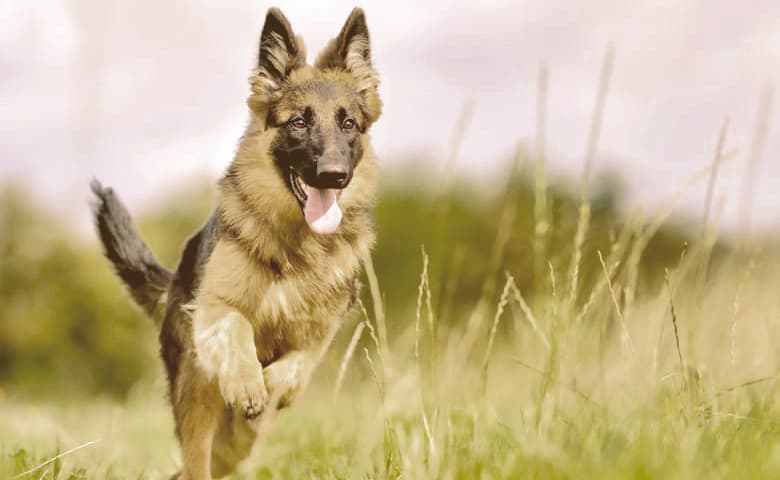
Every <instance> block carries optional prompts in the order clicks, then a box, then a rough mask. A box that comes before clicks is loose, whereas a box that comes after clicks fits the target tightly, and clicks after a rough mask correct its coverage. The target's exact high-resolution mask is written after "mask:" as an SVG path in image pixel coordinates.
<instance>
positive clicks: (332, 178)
mask: <svg viewBox="0 0 780 480" xmlns="http://www.w3.org/2000/svg"><path fill="white" fill-rule="evenodd" d="M348 177H349V175H348V174H347V172H345V171H344V170H341V169H335V168H333V169H328V170H324V171H320V172H317V183H318V186H319V187H320V188H344V187H345V186H346V185H347V178H348Z"/></svg>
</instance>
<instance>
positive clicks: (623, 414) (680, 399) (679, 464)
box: [0, 244, 780, 479]
mask: <svg viewBox="0 0 780 480" xmlns="http://www.w3.org/2000/svg"><path fill="white" fill-rule="evenodd" d="M631 248H632V244H626V245H622V246H621V245H615V246H614V248H613V249H612V251H611V252H612V254H607V255H605V256H603V257H604V265H603V271H604V272H612V275H611V277H610V278H609V281H607V280H606V277H605V278H603V279H602V280H600V282H601V283H599V282H596V283H594V284H593V285H584V286H581V291H580V294H579V296H581V297H583V298H582V299H581V301H579V302H577V303H576V304H575V305H574V306H571V305H570V303H569V301H570V295H569V294H568V292H565V291H561V288H565V287H562V285H563V286H565V284H566V282H564V281H563V279H559V278H557V273H556V272H551V277H550V281H549V285H548V293H547V294H546V296H544V297H542V298H541V300H539V299H537V300H539V301H537V302H534V304H535V305H537V306H536V307H535V311H532V310H531V308H530V307H528V306H527V305H526V307H527V308H523V307H522V304H521V301H522V292H520V291H519V290H517V289H516V288H514V287H513V284H512V283H509V284H508V286H505V288H499V289H497V293H496V295H495V298H491V299H490V301H489V302H487V307H484V308H476V307H475V308H474V309H473V312H472V314H471V316H470V318H469V321H468V322H462V323H463V324H464V326H463V327H451V328H447V327H444V326H443V323H442V322H440V321H439V319H437V318H436V317H435V315H430V316H429V312H428V310H427V307H426V305H427V304H428V302H427V301H426V298H427V293H428V283H427V282H426V281H425V277H423V279H422V281H421V286H420V290H419V292H420V295H419V298H420V304H419V305H418V307H419V308H418V309H417V314H416V315H413V316H412V318H388V319H387V322H388V323H391V322H392V323H394V324H395V325H396V329H395V330H396V331H400V332H401V333H400V334H399V335H398V336H396V337H395V338H391V341H390V344H389V346H387V347H382V348H380V343H379V341H378V339H377V338H376V334H375V332H376V328H375V327H374V324H373V322H374V320H373V318H374V317H375V316H374V315H373V312H371V313H370V314H369V313H368V312H366V315H368V316H364V315H362V314H360V312H356V313H355V315H353V316H352V317H351V318H350V321H349V322H348V323H347V325H346V326H345V328H344V329H342V331H341V337H342V338H340V339H339V340H338V341H337V342H336V344H335V346H334V348H333V349H332V351H331V352H330V353H329V355H328V357H327V358H326V360H325V362H324V364H323V366H322V367H321V369H320V370H319V371H318V375H317V377H316V379H315V381H314V383H313V385H312V386H311V387H310V388H309V390H308V391H307V392H306V394H305V395H304V397H303V398H302V399H301V401H300V402H299V403H298V404H296V405H295V406H294V407H293V408H291V409H289V410H287V411H285V412H282V413H280V414H279V416H278V418H276V419H275V422H274V423H273V425H272V426H271V427H270V429H269V431H268V433H267V434H266V435H265V437H264V439H263V440H262V442H261V443H260V444H259V445H258V446H257V451H256V453H255V455H254V456H253V458H252V460H251V461H250V462H249V464H248V465H246V466H245V469H244V471H243V473H242V474H240V475H239V476H238V478H242V479H288V478H327V479H331V478H332V479H340V478H365V479H385V478H419V479H428V478H441V479H472V478H481V479H490V478H495V479H499V478H528V479H534V478H538V479H558V478H561V479H562V478H572V479H573V478H577V479H580V478H636V479H651V478H664V479H674V478H680V479H687V478H767V479H768V478H780V409H779V408H778V402H777V398H778V384H777V380H776V377H775V374H776V370H777V362H778V348H777V347H776V341H775V339H777V338H778V336H777V334H778V325H780V324H779V323H778V318H780V300H779V299H778V298H779V297H778V296H777V294H776V289H775V288H774V287H773V286H776V285H779V284H780V278H779V277H780V273H778V272H780V270H779V269H778V268H777V267H778V259H777V258H776V257H775V256H773V255H769V254H766V255H762V254H760V253H752V254H746V253H735V254H733V255H732V256H731V257H730V258H729V259H727V260H726V261H724V262H722V263H721V264H720V265H719V266H718V267H717V268H716V269H715V271H714V272H710V273H709V274H707V276H706V277H705V276H704V274H703V273H702V270H701V267H702V266H703V264H704V263H703V262H704V260H702V259H703V258H706V255H705V254H706V252H705V251H704V250H703V249H702V248H699V247H697V246H688V247H687V248H686V254H685V255H684V256H683V257H682V258H681V260H680V262H679V263H678V264H677V265H670V266H669V269H670V272H669V275H668V283H667V284H662V285H659V286H655V287H642V286H641V285H639V286H637V285H633V286H632V285H629V284H628V282H630V280H631V279H632V278H634V277H632V276H631V274H630V272H631V268H630V267H631V266H630V265H625V266H624V268H612V267H613V262H615V261H618V260H620V261H621V262H622V260H621V259H622V258H625V259H626V262H627V261H629V260H628V259H630V258H632V256H631V255H630V254H629V253H627V252H630V251H631ZM615 252H624V253H623V255H622V256H620V255H617V254H615ZM584 256H585V257H587V255H584ZM591 260H592V259H591ZM553 280H554V284H555V288H553ZM631 288H633V289H635V290H637V291H638V292H635V293H638V295H637V296H636V297H635V300H633V301H631V300H629V297H628V295H627V293H626V292H627V291H628V290H629V289H631ZM643 288H644V290H643ZM501 292H503V295H501V294H500V293H501ZM369 305H370V302H369ZM585 305H588V306H587V307H585ZM586 310H587V311H586ZM583 312H584V313H583ZM618 312H619V314H618ZM529 314H531V315H532V317H529ZM531 320H533V324H534V325H535V328H534V326H533V325H532V322H531ZM360 322H366V323H365V324H364V327H362V335H361V339H360V343H358V345H357V348H356V349H355V350H354V353H353V354H352V355H351V357H350V358H344V351H345V347H344V346H345V345H346V343H347V341H346V340H348V339H349V338H350V337H351V336H352V333H353V331H354V329H355V328H356V326H357V325H358V324H359V323H360ZM399 324H400V325H401V326H402V327H399ZM440 325H441V326H440ZM365 327H367V328H365ZM432 332H434V334H433V336H432ZM491 337H492V341H491V340H490V339H491ZM543 338H544V340H542V339H543ZM548 345H549V346H548ZM344 362H346V367H347V370H346V377H345V382H344V385H343V388H342V389H341V391H340V392H339V394H338V396H336V394H335V392H334V385H335V382H336V377H337V372H338V370H339V367H340V366H341V365H343V364H344ZM0 432H1V433H0V451H1V452H2V453H1V454H0V477H2V478H14V476H16V475H19V474H21V473H23V472H26V471H28V470H30V469H33V468H35V467H36V466H38V465H41V464H44V463H45V462H46V461H47V460H49V459H51V458H52V457H55V456H56V455H58V454H61V453H62V452H67V451H68V450H70V449H72V448H74V447H79V446H83V445H85V444H86V443H87V442H93V441H94V442H95V443H93V444H88V445H86V446H83V448H80V449H78V450H77V451H75V452H72V453H67V454H65V455H63V456H62V457H61V458H59V459H58V460H56V461H54V462H49V463H46V464H45V465H44V466H43V467H41V468H38V469H37V470H35V471H33V472H32V473H30V474H28V475H25V476H23V477H22V478H36V479H38V478H43V479H55V478H58V479H71V478H73V479H82V478H101V479H102V478H115V479H125V478H132V479H136V478H150V479H151V478H166V477H167V476H168V475H170V474H171V473H172V472H174V471H175V470H176V468H177V463H178V450H177V446H176V442H175V439H174V438H173V434H172V424H171V419H170V413H169V410H168V407H167V405H166V403H165V401H164V388H163V382H162V380H160V381H158V382H157V383H155V384H153V385H151V386H147V387H143V386H138V387H136V389H135V390H133V391H132V392H131V394H130V396H129V398H128V400H127V401H126V402H123V403H116V402H115V401H112V400H101V399H88V400H85V401H78V400H62V399H58V398H56V397H53V398H50V399H43V400H41V399H38V400H36V402H35V403H31V402H26V401H23V399H22V398H15V397H13V396H10V397H9V396H7V397H6V398H5V399H4V400H3V401H2V402H0Z"/></svg>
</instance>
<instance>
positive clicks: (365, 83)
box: [315, 7, 382, 122]
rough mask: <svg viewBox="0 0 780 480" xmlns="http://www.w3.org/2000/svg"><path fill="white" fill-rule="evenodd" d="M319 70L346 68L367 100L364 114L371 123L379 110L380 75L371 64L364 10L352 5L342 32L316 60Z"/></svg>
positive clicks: (380, 110) (380, 109) (380, 106)
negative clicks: (353, 7) (378, 89)
mask: <svg viewBox="0 0 780 480" xmlns="http://www.w3.org/2000/svg"><path fill="white" fill-rule="evenodd" d="M315 66H316V67H317V68H320V69H323V70H325V69H341V70H345V71H347V72H348V73H350V74H352V76H353V77H354V78H355V80H356V85H357V90H358V91H359V92H360V93H361V94H363V96H364V98H365V99H366V113H367V114H368V117H369V120H370V121H371V122H373V121H374V120H376V119H377V118H378V117H379V114H380V113H381V112H382V102H381V100H380V99H379V94H378V92H377V86H378V85H379V76H378V75H377V73H376V70H374V67H373V65H372V64H371V42H370V40H369V36H368V26H367V25H366V16H365V14H364V13H363V10H362V9H360V8H357V7H356V8H355V9H354V10H352V13H351V14H350V15H349V18H347V21H346V22H345V23H344V26H343V27H342V28H341V32H340V33H339V34H338V36H337V37H336V38H334V39H333V40H331V41H330V43H328V46H327V47H325V50H323V51H322V53H320V55H319V57H317V61H316V62H315Z"/></svg>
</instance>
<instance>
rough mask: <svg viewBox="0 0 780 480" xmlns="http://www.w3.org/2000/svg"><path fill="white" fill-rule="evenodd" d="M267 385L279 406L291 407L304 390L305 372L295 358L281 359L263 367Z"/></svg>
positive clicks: (272, 398)
mask: <svg viewBox="0 0 780 480" xmlns="http://www.w3.org/2000/svg"><path fill="white" fill-rule="evenodd" d="M263 377H264V378H265V385H266V387H267V388H268V391H269V395H270V396H271V400H272V401H273V402H274V403H275V405H276V407H277V408H285V407H289V406H290V404H291V403H292V402H293V401H294V400H295V398H296V397H298V395H299V394H300V393H301V391H302V390H303V387H304V384H305V383H306V380H305V372H304V370H303V366H302V365H301V364H300V362H298V361H295V359H286V360H281V361H278V362H276V363H272V364H270V365H268V366H267V367H266V368H264V369H263Z"/></svg>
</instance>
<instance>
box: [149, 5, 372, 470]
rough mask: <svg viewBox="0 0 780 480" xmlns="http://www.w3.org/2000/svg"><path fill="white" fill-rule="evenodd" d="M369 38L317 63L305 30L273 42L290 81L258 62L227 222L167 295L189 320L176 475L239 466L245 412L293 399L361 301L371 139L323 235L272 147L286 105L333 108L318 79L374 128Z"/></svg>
mask: <svg viewBox="0 0 780 480" xmlns="http://www.w3.org/2000/svg"><path fill="white" fill-rule="evenodd" d="M354 15H355V14H354V13H353V16H354ZM360 15H361V18H362V12H361V13H360ZM350 18H352V17H350ZM348 23H349V20H348ZM346 28H347V26H346V25H345V29H346ZM334 41H335V40H334ZM362 41H363V40H360V41H359V42H357V43H355V42H353V44H352V45H351V46H350V47H349V48H350V49H357V50H355V51H356V52H357V53H349V56H348V59H347V62H346V64H344V65H336V64H332V63H331V64H329V65H327V67H320V66H315V67H310V66H304V65H302V64H301V58H303V57H305V54H303V53H302V52H303V51H304V48H303V44H302V42H301V41H300V39H299V38H297V39H296V49H297V53H296V54H295V55H290V54H289V52H286V51H285V49H284V48H283V47H284V46H283V40H282V39H281V38H277V39H276V42H277V45H273V44H272V45H270V46H269V45H267V46H266V47H264V48H266V51H265V54H266V55H268V56H269V57H270V58H271V60H272V62H273V63H272V65H273V68H272V70H274V71H276V72H284V75H285V76H284V79H283V81H281V82H280V79H279V78H276V77H274V72H269V71H267V70H264V69H262V68H259V69H258V70H256V71H255V72H254V74H253V76H252V78H251V80H250V83H251V90H252V93H251V95H250V98H249V100H248V104H249V106H250V107H251V109H250V111H251V118H250V121H249V124H248V125H247V127H246V131H245V133H244V136H243V137H242V139H241V142H240V145H239V147H238V150H237V153H236V155H235V158H234V160H233V162H232V164H231V167H230V169H229V172H230V175H228V176H226V177H225V178H224V179H223V180H222V181H221V182H220V185H219V196H218V208H217V215H218V217H219V221H220V225H221V228H220V230H219V232H218V233H217V234H216V238H215V243H214V244H213V250H212V251H211V253H210V255H209V257H208V260H207V261H206V263H205V265H203V267H202V276H201V278H200V284H199V286H198V288H197V291H196V292H195V295H194V297H193V298H192V299H191V300H190V301H187V302H186V305H180V304H177V303H176V298H177V296H176V293H175V292H174V293H173V294H171V295H169V297H170V299H169V301H168V315H169V316H173V317H176V318H178V317H179V316H181V315H182V312H184V313H186V316H187V318H188V319H189V318H191V320H188V321H187V323H186V324H182V325H178V324H176V325H174V326H172V327H170V328H171V329H174V330H176V332H178V333H176V334H181V335H183V336H185V337H186V338H189V339H191V340H190V341H189V342H187V344H186V345H185V347H184V352H183V353H182V354H181V355H180V356H179V357H177V358H179V359H180V360H179V361H178V362H179V363H178V364H177V365H176V366H177V368H178V371H177V376H176V378H175V379H173V380H172V389H171V400H172V403H173V407H174V416H175V418H176V424H177V434H178V436H179V438H180V440H181V445H182V463H183V467H182V471H181V472H180V473H179V474H178V477H179V478H181V479H187V480H194V479H198V480H200V479H210V478H212V476H215V477H219V476H222V475H225V474H228V473H230V472H232V471H234V469H235V467H236V465H237V464H238V463H239V462H241V461H242V460H244V459H245V458H246V457H247V456H248V455H249V453H250V451H251V449H252V445H253V444H254V443H255V438H256V436H257V422H258V420H257V419H255V420H247V419H245V418H244V414H246V415H248V416H250V417H254V416H256V415H260V414H261V413H262V412H264V411H267V409H268V408H269V407H282V406H286V405H289V404H290V403H291V402H292V401H294V399H295V398H296V396H297V395H299V394H300V392H301V391H302V390H303V389H304V388H305V386H306V384H307V383H308V381H309V378H310V376H311V374H312V372H313V370H314V368H315V367H316V365H317V364H318V363H319V361H320V359H321V358H322V355H323V354H324V353H325V351H326V350H327V348H328V345H329V344H330V342H331V340H332V338H333V336H334V334H335V333H336V330H337V329H338V327H339V324H340V321H341V318H342V317H343V315H344V314H345V312H346V311H347V310H348V308H349V307H350V305H351V304H352V302H353V301H354V296H355V294H356V293H355V288H356V287H355V285H356V280H357V277H358V275H359V273H360V269H361V259H362V258H365V257H366V255H367V254H368V252H369V251H370V249H371V248H372V245H373V243H374V232H373V228H372V222H371V219H370V217H369V210H370V208H371V207H372V206H373V203H374V197H375V194H376V181H377V165H376V160H375V157H374V153H373V151H372V149H371V146H370V141H369V137H368V135H367V134H363V135H362V136H361V138H360V141H361V145H362V151H363V154H362V157H361V159H360V162H359V163H358V164H357V165H356V167H355V169H354V174H353V178H352V182H351V183H350V185H349V186H348V187H347V188H346V189H344V190H343V191H342V192H341V197H340V199H339V205H340V206H341V209H342V211H343V214H344V217H343V220H342V223H341V225H340V226H339V229H338V231H337V233H335V234H333V235H327V236H323V235H317V234H314V233H312V232H311V230H310V229H309V227H308V226H307V224H306V223H305V222H304V220H303V215H302V213H301V207H300V206H299V205H298V203H297V201H296V200H295V198H294V196H293V195H292V194H291V193H290V191H289V189H288V188H287V186H286V184H285V181H284V177H283V176H282V175H280V174H279V172H278V170H277V168H276V166H275V165H274V160H273V158H272V156H271V155H270V154H269V151H270V149H271V145H272V143H273V141H274V138H275V136H276V135H277V128H275V127H273V126H272V125H269V124H268V122H267V121H266V120H267V118H268V115H269V114H272V113H273V114H274V115H281V116H284V115H285V110H284V109H285V108H294V107H295V105H298V104H300V103H301V102H308V103H307V104H309V103H312V102H319V105H318V106H319V107H321V108H324V109H327V108H331V106H330V105H329V104H328V102H329V101H330V100H329V99H325V100H323V99H322V98H320V97H316V96H313V94H312V93H311V92H312V90H311V88H314V87H313V86H314V85H320V86H321V85H323V84H326V85H327V86H328V88H332V92H334V93H333V94H334V95H335V98H336V99H337V100H338V101H339V102H342V103H345V102H346V103H349V102H353V103H355V104H356V107H359V110H360V112H362V118H360V119H358V122H363V125H364V126H365V127H366V128H367V127H368V126H369V125H370V124H371V123H373V122H374V121H375V120H376V119H377V117H378V116H379V113H380V112H381V102H380V101H379V97H378V94H377V92H376V86H377V84H378V81H377V80H376V73H375V72H373V69H372V68H371V67H370V62H368V60H367V57H366V56H367V52H363V51H362V50H361V49H367V48H368V45H367V41H368V39H367V38H366V39H365V42H366V44H365V45H363V44H362V43H360V42H362ZM328 48H331V47H328ZM350 52H352V50H350ZM261 54H262V53H261ZM301 55H303V57H301ZM326 55H331V54H330V53H327V51H326ZM358 57H360V58H358ZM361 59H362V60H361ZM361 62H363V63H365V64H366V65H368V66H366V65H362V64H361ZM368 70H370V72H369V71H368ZM329 91H330V90H329ZM315 97H316V98H315ZM328 98H330V97H328ZM271 106H273V108H275V111H274V112H271V111H270V110H269V109H270V108H271ZM172 288H174V287H172ZM172 309H174V310H175V311H173V312H172ZM185 310H186V312H185ZM182 318H183V317H182ZM166 321H169V322H174V321H176V320H175V319H174V320H169V319H166ZM190 322H191V323H190ZM181 332H183V333H181ZM163 336H164V335H161V338H163ZM165 348H166V347H165V343H164V341H163V350H165ZM164 353H165V352H164ZM259 418H263V415H260V417H259Z"/></svg>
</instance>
